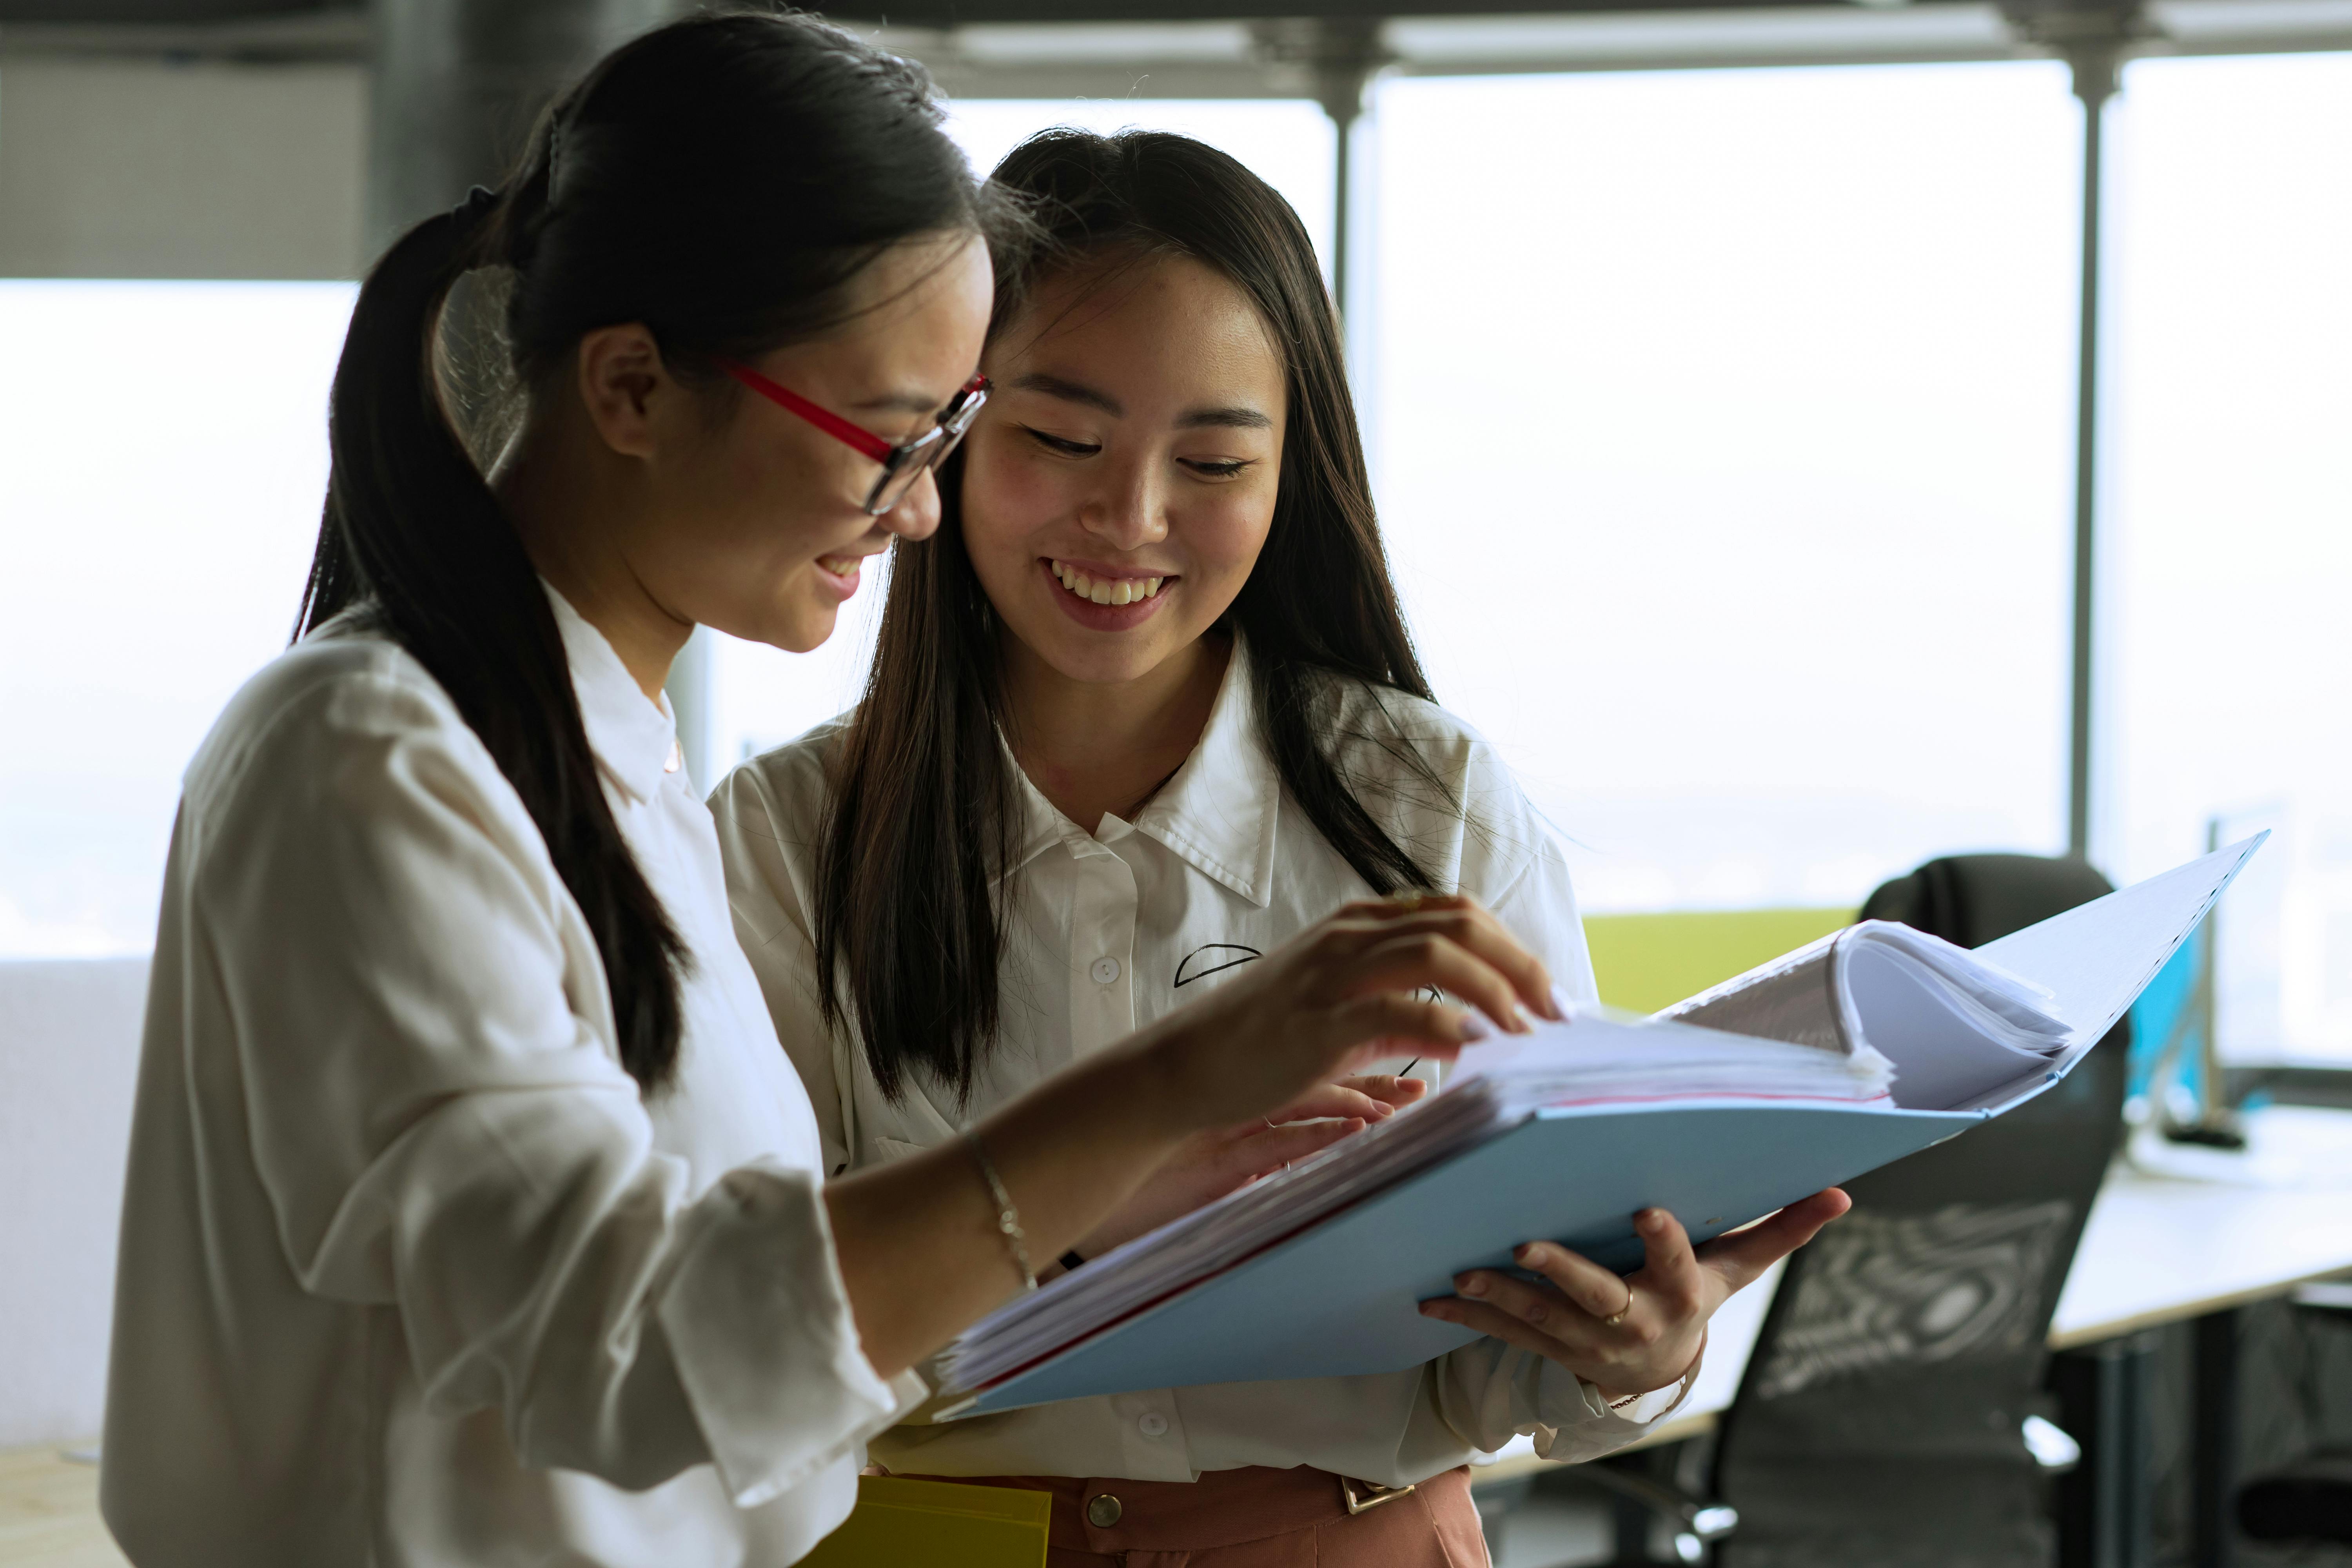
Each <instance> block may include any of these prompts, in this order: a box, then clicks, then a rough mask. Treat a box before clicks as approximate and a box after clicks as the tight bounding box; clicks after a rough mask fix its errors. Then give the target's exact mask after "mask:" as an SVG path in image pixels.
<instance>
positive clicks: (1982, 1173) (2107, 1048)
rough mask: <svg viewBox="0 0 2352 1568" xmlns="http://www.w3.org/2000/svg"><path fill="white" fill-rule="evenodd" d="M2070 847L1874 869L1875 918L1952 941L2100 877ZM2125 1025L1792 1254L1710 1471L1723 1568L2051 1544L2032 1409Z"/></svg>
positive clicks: (2027, 918)
mask: <svg viewBox="0 0 2352 1568" xmlns="http://www.w3.org/2000/svg"><path fill="white" fill-rule="evenodd" d="M2112 890H2113V889H2112V888H2111V887H2110V885H2109V884H2108V882H2107V880H2106V879H2105V878H2104V877H2102V876H2100V875H2099V874H2098V873H2097V872H2096V871H2095V870H2093V869H2091V868H2089V867H2088V866H2085V865H2084V864H2083V863H2082V862H2080V861H2076V860H2055V859H2044V858H2039V857H2035V856H2028V855H1963V856H1955V857H1952V858H1948V859H1941V860H1931V861H1929V862H1928V863H1927V865H1925V866H1922V867H1920V868H1918V869H1917V870H1916V871H1914V872H1912V873H1911V874H1910V875H1909V876H1907V877H1902V878H1898V879H1895V880H1894V881H1892V882H1889V883H1887V884H1886V885H1885V886H1884V887H1882V888H1880V889H1878V890H1877V891H1876V892H1874V893H1873V894H1872V895H1871V896H1870V900H1869V902H1868V903H1866V904H1864V906H1863V910H1862V913H1863V917H1864V919H1867V920H1894V921H1902V922H1904V923H1905V924H1906V925H1910V926H1914V927H1916V928H1917V929H1919V930H1921V931H1929V932H1931V933H1933V934H1935V935H1937V936H1940V937H1943V938H1945V939H1946V940H1948V941H1950V942H1958V943H1959V944H1960V945H1962V946H1964V947H1978V946H1981V945H1982V944H1984V943H1985V942H1990V941H1992V940H1993V939H1994V938H1996V937H2000V936H2005V935H2007V934H2008V933H2009V932H2011V931H2017V930H2020V929H2021V928H2023V927H2025V926H2029V925H2032V924H2033V923H2035V922H2036V921H2042V920H2044V919H2047V918H2048V917H2049V916H2051V915H2054V914H2058V913H2060V912H2062V911H2063V910H2069V909H2072V908H2074V906H2075V905H2077V904H2082V903H2087V902H2088V901H2090V900H2092V899H2095V898H2097V897H2099V896H2100V895H2102V894H2105V893H2107V892H2110V891H2112ZM2129 1029H2130V1026H2129V1024H2128V1022H2126V1023H2124V1024H2120V1025H2117V1026H2116V1029H2115V1031H2114V1032H2113V1033H2112V1034H2111V1035H2110V1036H2109V1037H2107V1038H2106V1039H2105V1040H2103V1041H2102V1042H2101V1043H2100V1044H2099V1046H2098V1047H2097V1048H2096V1049H2095V1050H2093V1051H2092V1052H2091V1053H2090V1054H2089V1055H2088V1056H2087V1057H2085V1058H2084V1059H2083V1061H2082V1062H2081V1063H2080V1064H2079V1065H2078V1066H2077V1067H2076V1068H2075V1069H2074V1071H2073V1072H2072V1073H2071V1074H2069V1075H2068V1077H2067V1078H2066V1079H2065V1080H2064V1081H2063V1082H2062V1083H2060V1084H2059V1085H2058V1086H2057V1087H2056V1088H2054V1089H2050V1090H2048V1091H2047V1092H2045V1093H2043V1094H2042V1096H2041V1097H2040V1098H2038V1099H2036V1100H2032V1101H2031V1102H2029V1103H2028V1104H2026V1105H2023V1106H2021V1107H2020V1108H2018V1109H2017V1110H2012V1111H2010V1112H2009V1113H2008V1114H2006V1115H2004V1116H2002V1117H2000V1118H1999V1119H1998V1120H1995V1121H1990V1122H1988V1123H1987V1124H1985V1125H1984V1126H1981V1127H1978V1128H1974V1129H1971V1130H1970V1131H1968V1132H1966V1133H1964V1134H1962V1135H1961V1136H1960V1137H1958V1138H1956V1139H1953V1140H1951V1141H1950V1142H1946V1143H1942V1144H1939V1145H1937V1147H1935V1148H1933V1149H1928V1150H1925V1151H1923V1152H1920V1153H1917V1154H1914V1155H1912V1156H1910V1157H1909V1158H1907V1159H1905V1160H1900V1161H1897V1162H1896V1163H1894V1164H1892V1165H1888V1166H1886V1167H1885V1168H1883V1169H1881V1170H1877V1171H1874V1172H1872V1173H1869V1174H1868V1175H1865V1176H1863V1177H1861V1178H1859V1179H1857V1180H1855V1181H1853V1182H1851V1183H1849V1184H1847V1187H1846V1191H1847V1192H1848V1193H1849V1194H1852V1195H1853V1201H1854V1207H1853V1213H1852V1214H1850V1215H1847V1216H1846V1217H1845V1218H1843V1219H1842V1220H1840V1221H1839V1222H1838V1223H1837V1224H1835V1225H1833V1226H1830V1227H1829V1229H1827V1230H1826V1231H1824V1232H1822V1235H1821V1237H1819V1238H1817V1239H1816V1240H1815V1241H1814V1242H1813V1243H1812V1245H1811V1246H1810V1247H1806V1248H1804V1249H1803V1250H1802V1251H1801V1252H1799V1253H1797V1254H1796V1255H1795V1256H1794V1257H1793V1258H1790V1262H1789V1269H1788V1273H1787V1274H1786V1276H1785V1277H1784V1278H1783V1279H1782V1282H1781V1285H1780V1291H1779V1294H1778V1295H1777V1296H1776V1297H1775V1298H1774V1300H1773V1304H1772V1309H1771V1311H1770V1312H1769V1315H1768V1316H1767V1318H1766V1320H1765V1323H1764V1328H1763V1332H1762V1335H1761V1337H1760V1338H1759V1341H1758V1342H1757V1345H1756V1351H1755V1353H1754V1355H1753V1356H1752V1357H1751V1359H1750V1360H1749V1362H1748V1371H1747V1374H1746V1376H1745V1378H1744V1379H1743V1381H1742V1383H1741V1384H1740V1388H1739V1393H1738V1398H1737V1399H1736V1401H1735V1402H1734V1404H1733V1406H1732V1408H1731V1410H1730V1411H1728V1412H1727V1414H1726V1415H1725V1419H1724V1423H1723V1426H1722V1429H1721V1431H1722V1435H1721V1438H1720V1441H1719V1443H1718V1447H1717V1458H1716V1465H1715V1478H1714V1479H1715V1489H1716V1490H1717V1492H1718V1493H1719V1494H1720V1495H1721V1497H1722V1498H1723V1500H1725V1501H1726V1502H1728V1503H1730V1504H1731V1505H1732V1506H1734V1507H1735V1508H1737V1509H1738V1510H1739V1521H1740V1523H1739V1530H1738V1533H1737V1534H1736V1535H1734V1536H1733V1537H1732V1538H1731V1539H1730V1540H1728V1541H1727V1542H1725V1543H1724V1545H1723V1547H1722V1548H1721V1549H1720V1552H1721V1558H1722V1561H1723V1562H1725V1563H1727V1564H1731V1565H1732V1568H1780V1565H1783V1564H1785V1565H1788V1568H1799V1565H1801V1568H1846V1565H1849V1564H1850V1565H1852V1568H1899V1565H1901V1564H1907V1563H1919V1564H1928V1563H1933V1564H1936V1565H1937V1568H1963V1565H1967V1568H1975V1565H1978V1564H1984V1565H1987V1568H1991V1565H2002V1568H2008V1565H2019V1568H2022V1565H2025V1564H2033V1565H2035V1568H2040V1565H2042V1564H2046V1563H2051V1562H2053V1560H2054V1555H2055V1536H2054V1533H2053V1529H2052V1527H2051V1525H2050V1523H2049V1522H2048V1520H2047V1515H2046V1511H2045V1504H2044V1499H2043V1489H2044V1486H2043V1482H2042V1479H2041V1473H2040V1469H2039V1467H2038V1466H2037V1465H2036V1463H2035V1461H2034V1459H2033V1458H2032V1455H2031V1453H2030V1452H2029V1451H2028V1450H2027V1448H2026V1447H2025V1441H2024V1438H2023V1436H2022V1430H2023V1425H2024V1421H2025V1418H2026V1417H2027V1416H2028V1415H2035V1414H2038V1413H2039V1405H2040V1404H2041V1401H2040V1398H2039V1395H2038V1390H2039V1388H2040V1386H2041V1383H2042V1372H2043V1365H2044V1359H2045V1356H2046V1351H2045V1349H2044V1341H2045V1339H2046V1338H2047V1335H2048V1333H2049V1327H2050V1317H2051V1313H2052V1312H2053V1310H2055V1308H2056V1306H2057V1302H2058V1293H2059V1290H2060V1289H2061V1288H2062V1287H2063V1285H2064V1283H2065V1279H2066V1269H2067V1267H2068V1265H2069V1264H2070V1263H2071V1262H2072V1261H2073V1260H2074V1247H2075V1244H2076V1242H2077V1241H2078V1240H2079V1239H2080V1238H2081V1236H2082V1231H2083V1222H2084V1218H2085V1217H2086V1216H2087V1215H2088V1214H2089V1212H2090V1206H2091V1201H2092V1199H2093V1197H2094V1196H2095V1194H2097V1192H2098V1188H2099V1183H2100V1180H2101V1178H2102V1177H2103V1176H2104V1175H2105V1172H2106V1168H2107V1163H2108V1161H2109V1160H2110V1159H2111V1158H2112V1157H2113V1156H2114V1153H2115V1152H2116V1145H2117V1142H2118V1141H2119V1139H2120V1137H2121V1135H2122V1129H2123V1119H2122V1110H2123V1099H2124V1075H2125V1069H2126V1062H2125V1057H2126V1049H2127V1047H2128V1043H2129Z"/></svg>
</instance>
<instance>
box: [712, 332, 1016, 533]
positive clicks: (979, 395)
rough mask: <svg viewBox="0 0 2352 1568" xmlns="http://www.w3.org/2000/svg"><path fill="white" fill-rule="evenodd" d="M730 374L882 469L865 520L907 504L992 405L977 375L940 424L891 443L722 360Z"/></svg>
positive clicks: (746, 368) (747, 369)
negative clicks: (909, 495) (984, 408)
mask: <svg viewBox="0 0 2352 1568" xmlns="http://www.w3.org/2000/svg"><path fill="white" fill-rule="evenodd" d="M719 363H720V365H721V366H722V367H723V368H724V369H725V370H726V372H727V374H730V375H731V376H733V377H734V378H735V379H736V380H737V381H740V382H741V383H742V384H744V385H746V386H748V387H750V388H751V390H752V391H754V392H756V393H758V394H759V395H761V396H762V397H764V398H766V399H767V400H768V401H769V402H771V403H772V404H774V405H776V406H777V407H779V408H781V409H783V410H784V411H785V412H786V413H788V414H796V415H798V416H800V417H802V418H803V419H805V420H807V421H808V422H809V423H810V424H812V425H814V426H816V427H817V428H818V429H820V430H822V431H824V433H825V434H826V435H828V436H830V437H833V438H834V439H835V440H836V441H839V442H841V443H843V444H844V445H845V446H850V447H856V448H857V449H858V450H859V451H861V452H863V453H865V454H866V456H867V457H869V458H873V459H874V460H875V461H876V462H877V463H879V464H881V465H882V473H881V477H880V478H878V479H876V480H875V481H874V488H873V489H871V490H868V491H867V492H866V516H868V517H880V516H881V515H882V514H883V513H884V512H886V511H888V510H890V509H891V508H892V507H894V506H897V505H898V503H899V502H900V501H902V500H906V499H907V492H908V490H910V489H914V488H915V481H916V480H917V479H921V478H922V477H923V475H924V474H925V473H926V472H927V471H929V469H932V468H938V467H939V466H940V464H941V463H943V462H945V461H946V460H947V456H948V454H949V453H950V452H952V451H954V450H955V449H956V443H957V442H959V441H961V440H962V439H963V437H964V432H965V431H967V430H970V429H971V422H972V421H973V420H974V419H975V418H977V417H979V416H980V409H981V405H982V404H984V403H986V402H987V401H988V377H986V376H984V375H975V376H973V377H972V378H971V380H970V381H967V382H965V383H964V384H963V385H962V387H961V389H959V390H958V391H957V393H956V395H955V396H954V397H953V398H951V399H950V401H949V403H948V405H947V408H946V410H945V412H943V413H941V414H940V422H939V423H938V424H937V425H934V426H931V428H929V430H926V431H924V432H923V433H922V434H921V435H919V436H918V437H915V438H914V439H913V440H911V441H898V442H890V441H886V440H884V439H883V438H882V437H879V436H877V435H876V434H874V432H872V431H871V430H866V429H861V428H859V427H858V426H855V425H852V424H851V423H850V422H849V421H848V420H846V419H844V418H843V417H842V416H840V415H838V414H835V413H834V412H833V411H832V410H831V409H829V408H824V407H821V406H820V405H816V404H814V403H811V402H810V401H809V400H808V399H807V398H805V397H803V396H802V395H800V394H799V393H797V392H793V391H792V390H791V389H789V388H787V387H782V386H779V385H777V384H775V383H774V382H772V381H770V380H769V379H768V378H767V377H766V376H764V375H761V374H760V373H759V372H758V371H756V370H753V369H752V368H751V366H749V365H741V364H737V363H734V362H733V361H731V360H721V361H720V362H719Z"/></svg>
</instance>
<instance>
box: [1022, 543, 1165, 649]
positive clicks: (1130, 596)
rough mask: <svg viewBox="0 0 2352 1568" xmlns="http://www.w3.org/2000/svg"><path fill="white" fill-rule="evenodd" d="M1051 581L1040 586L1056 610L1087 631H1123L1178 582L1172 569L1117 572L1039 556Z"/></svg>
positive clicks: (1147, 614)
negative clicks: (1158, 571) (1051, 600)
mask: <svg viewBox="0 0 2352 1568" xmlns="http://www.w3.org/2000/svg"><path fill="white" fill-rule="evenodd" d="M1037 564H1038V565H1039V566H1040V567H1041V568H1043V569H1044V571H1045V575H1046V576H1047V577H1048V578H1049V579H1050V580H1051V581H1052V583H1053V584H1054V585H1053V586H1052V587H1051V588H1048V589H1047V590H1046V592H1047V593H1049V594H1051V595H1053V596H1054V602H1055V604H1057V605H1060V606H1061V607H1062V613H1063V614H1064V615H1066V616H1069V617H1070V618H1071V619H1072V620H1074V621H1076V622H1077V623H1078V625H1080V626H1085V627H1087V629H1088V630H1089V631H1097V632H1123V631H1126V630H1127V629H1129V627H1131V626H1141V625H1142V624H1143V623H1144V622H1145V621H1147V620H1149V619H1150V617H1151V616H1154V615H1156V614H1158V613H1159V611H1160V606H1161V605H1164V604H1166V603H1167V602H1168V600H1169V599H1170V598H1171V596H1172V595H1174V593H1175V591H1176V584H1179V583H1181V581H1183V579H1182V578H1181V577H1179V576H1177V575H1176V574H1173V573H1159V574H1145V573H1140V572H1134V571H1121V570H1120V569H1118V567H1115V566H1105V565H1103V564H1101V563H1097V562H1092V561H1068V560H1064V559H1061V558H1059V557H1056V556H1051V555H1045V556H1040V557H1038V560H1037Z"/></svg>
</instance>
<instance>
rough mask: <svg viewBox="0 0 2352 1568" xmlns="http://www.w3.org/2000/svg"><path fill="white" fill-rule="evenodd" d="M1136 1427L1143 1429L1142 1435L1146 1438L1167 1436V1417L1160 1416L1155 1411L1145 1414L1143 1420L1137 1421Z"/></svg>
mask: <svg viewBox="0 0 2352 1568" xmlns="http://www.w3.org/2000/svg"><path fill="white" fill-rule="evenodd" d="M1136 1425H1137V1426H1140V1427H1142V1428H1143V1435H1144V1436H1147V1437H1164V1436H1167V1435H1168V1417H1166V1416H1165V1415H1160V1412H1158V1411H1157V1410H1152V1411H1147V1412H1145V1414H1144V1416H1143V1419H1141V1420H1140V1421H1138V1422H1137V1423H1136Z"/></svg>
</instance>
